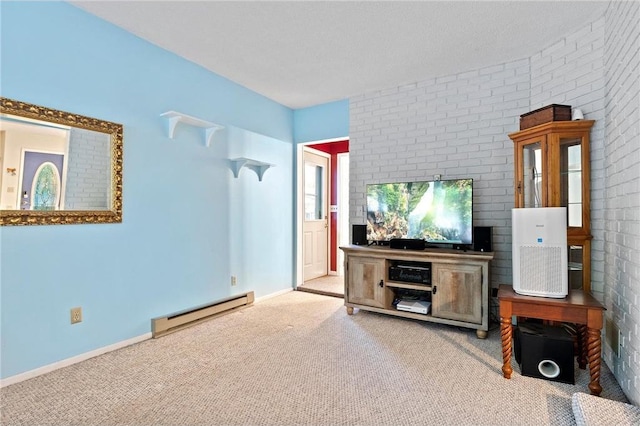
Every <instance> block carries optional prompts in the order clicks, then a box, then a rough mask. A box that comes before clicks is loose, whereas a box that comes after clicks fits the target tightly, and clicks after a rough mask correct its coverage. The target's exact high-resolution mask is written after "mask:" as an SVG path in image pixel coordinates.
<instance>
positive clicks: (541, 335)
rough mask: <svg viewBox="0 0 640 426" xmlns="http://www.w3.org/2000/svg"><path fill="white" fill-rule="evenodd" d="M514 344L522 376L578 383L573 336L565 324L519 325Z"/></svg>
mask: <svg viewBox="0 0 640 426" xmlns="http://www.w3.org/2000/svg"><path fill="white" fill-rule="evenodd" d="M514 346H515V347H514V352H515V358H516V361H517V362H518V364H520V371H521V373H522V375H523V376H529V377H536V378H539V379H545V380H551V381H554V382H562V383H569V384H572V385H573V384H575V378H574V363H575V361H574V358H573V356H574V355H573V337H572V336H571V334H570V333H569V332H568V331H567V330H566V329H565V328H564V327H560V326H550V325H545V324H537V323H522V324H519V325H518V327H517V328H516V332H515V335H514Z"/></svg>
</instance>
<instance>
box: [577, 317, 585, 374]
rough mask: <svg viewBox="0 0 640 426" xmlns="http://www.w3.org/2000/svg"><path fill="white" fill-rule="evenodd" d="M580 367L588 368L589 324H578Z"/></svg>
mask: <svg viewBox="0 0 640 426" xmlns="http://www.w3.org/2000/svg"><path fill="white" fill-rule="evenodd" d="M578 367H580V369H581V370H584V369H585V368H587V326H586V325H584V324H580V325H578Z"/></svg>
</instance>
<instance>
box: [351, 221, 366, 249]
mask: <svg viewBox="0 0 640 426" xmlns="http://www.w3.org/2000/svg"><path fill="white" fill-rule="evenodd" d="M351 244H353V245H356V246H366V245H367V244H369V241H367V225H352V228H351Z"/></svg>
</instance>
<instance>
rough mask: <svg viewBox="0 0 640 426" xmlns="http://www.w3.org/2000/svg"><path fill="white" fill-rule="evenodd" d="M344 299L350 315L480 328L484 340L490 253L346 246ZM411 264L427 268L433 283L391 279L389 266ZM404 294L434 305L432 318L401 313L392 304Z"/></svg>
mask: <svg viewBox="0 0 640 426" xmlns="http://www.w3.org/2000/svg"><path fill="white" fill-rule="evenodd" d="M340 248H341V249H342V251H343V252H344V254H345V260H344V266H345V267H344V270H345V282H344V286H345V288H344V297H345V306H346V307H347V312H348V313H349V314H350V315H351V314H353V312H354V308H358V309H362V310H366V311H373V312H378V313H383V314H388V315H394V316H398V317H403V318H411V319H416V320H421V321H431V322H438V323H442V324H449V325H455V326H460V327H466V328H471V329H475V330H476V333H477V335H478V337H479V338H485V337H487V331H488V330H489V300H490V291H489V289H490V279H489V270H490V263H491V260H492V259H493V253H491V252H470V251H466V252H465V251H460V250H449V249H426V250H399V249H391V248H389V247H382V246H373V247H364V246H355V245H352V246H346V247H340ZM403 262H406V264H409V265H417V264H425V265H426V264H428V265H429V269H430V270H431V284H421V283H412V282H404V281H394V280H390V279H389V267H390V266H391V265H397V264H398V263H403ZM403 290H412V291H414V292H417V293H418V294H420V293H422V294H424V295H425V296H428V298H429V299H430V300H431V309H432V312H431V313H430V314H420V313H414V312H406V311H400V310H398V309H396V308H395V306H394V305H393V301H394V299H395V298H396V295H397V294H399V293H400V292H401V291H403Z"/></svg>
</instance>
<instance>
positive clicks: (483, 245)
mask: <svg viewBox="0 0 640 426" xmlns="http://www.w3.org/2000/svg"><path fill="white" fill-rule="evenodd" d="M492 234H493V227H492V226H474V227H473V250H474V251H485V252H486V251H493V247H492V244H491V235H492Z"/></svg>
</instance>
